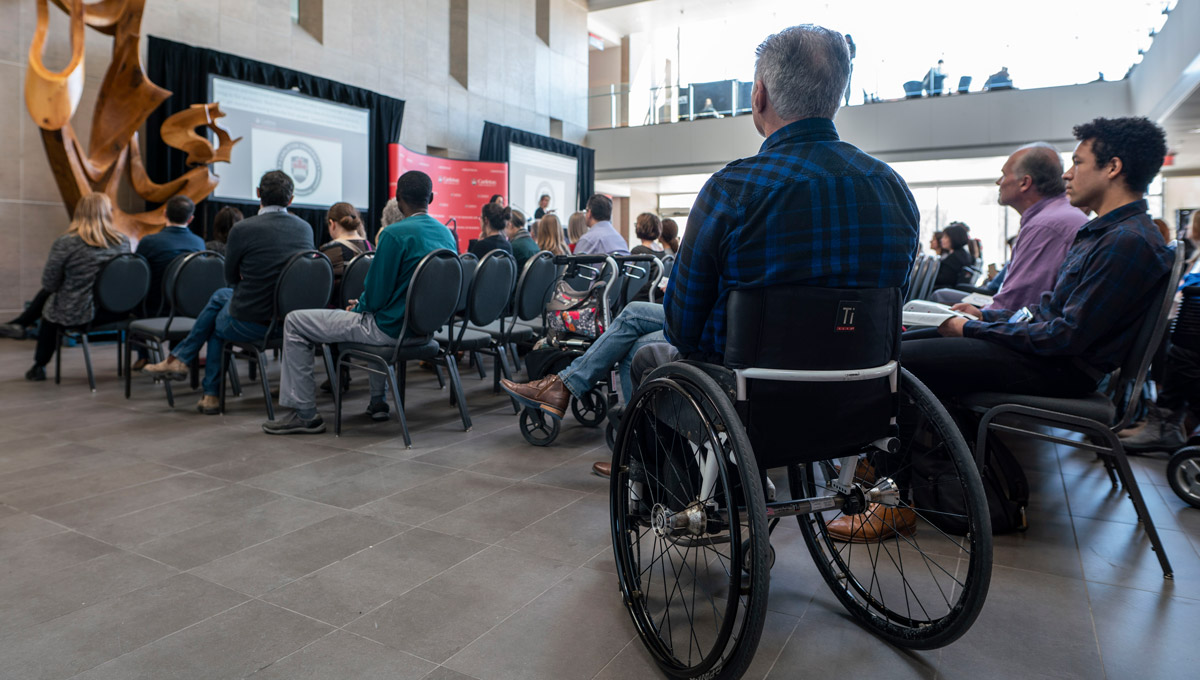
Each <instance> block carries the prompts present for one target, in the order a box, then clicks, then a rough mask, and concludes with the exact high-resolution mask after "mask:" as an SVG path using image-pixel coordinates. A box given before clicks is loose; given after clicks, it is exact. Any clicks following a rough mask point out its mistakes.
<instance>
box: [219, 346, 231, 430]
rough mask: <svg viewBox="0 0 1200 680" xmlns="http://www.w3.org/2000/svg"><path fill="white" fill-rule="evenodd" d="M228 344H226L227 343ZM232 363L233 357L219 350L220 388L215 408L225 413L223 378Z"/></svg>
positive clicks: (222, 413)
mask: <svg viewBox="0 0 1200 680" xmlns="http://www.w3.org/2000/svg"><path fill="white" fill-rule="evenodd" d="M227 346H228V345H227ZM232 365H233V357H231V356H230V355H229V352H227V351H225V350H224V349H222V350H221V388H220V390H218V391H217V410H218V411H220V412H221V415H225V378H226V377H227V376H228V374H229V369H230V367H231V366H232Z"/></svg>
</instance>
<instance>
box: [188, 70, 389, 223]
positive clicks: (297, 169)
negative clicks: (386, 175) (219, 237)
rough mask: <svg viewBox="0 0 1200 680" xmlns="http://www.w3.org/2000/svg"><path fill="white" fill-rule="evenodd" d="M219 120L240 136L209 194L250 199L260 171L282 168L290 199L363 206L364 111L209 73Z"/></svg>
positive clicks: (365, 192) (308, 204) (312, 203)
mask: <svg viewBox="0 0 1200 680" xmlns="http://www.w3.org/2000/svg"><path fill="white" fill-rule="evenodd" d="M208 84H209V100H210V101H214V102H218V103H219V104H220V105H221V111H222V112H224V113H225V114H226V115H225V117H224V118H222V119H221V121H220V125H221V127H223V128H225V129H226V130H228V131H229V134H230V135H231V136H232V137H234V138H237V137H241V138H242V141H241V142H240V143H239V144H238V145H237V146H236V147H235V148H234V150H233V158H232V161H231V162H230V163H229V165H228V166H221V167H219V168H218V170H217V172H218V173H219V174H220V177H221V183H220V184H219V185H217V190H216V191H214V192H213V196H214V197H215V198H221V199H225V200H232V201H251V202H257V201H258V197H257V196H256V195H255V189H257V188H258V180H259V178H260V177H262V175H263V173H265V172H267V171H269V170H283V171H284V172H286V173H287V174H288V175H290V176H291V178H292V181H294V182H295V183H296V198H295V200H294V201H293V204H294V205H299V206H305V207H314V208H324V207H328V206H330V205H333V204H334V203H337V202H339V201H347V202H349V203H352V204H354V205H355V206H356V207H359V208H364V209H365V208H366V207H367V205H368V204H369V195H368V188H369V177H368V171H369V167H370V166H369V162H368V152H369V142H370V113H369V112H368V111H367V110H366V109H360V108H355V107H352V106H343V105H341V104H334V103H332V102H327V101H323V100H320V99H314V98H313V97H308V96H305V95H302V94H297V93H295V92H288V91H286V90H277V89H274V88H270V87H262V86H259V85H251V84H249V83H244V82H241V81H238V80H230V79H228V78H220V77H217V76H210V77H209V81H208Z"/></svg>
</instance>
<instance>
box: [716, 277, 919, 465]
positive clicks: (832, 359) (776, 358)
mask: <svg viewBox="0 0 1200 680" xmlns="http://www.w3.org/2000/svg"><path fill="white" fill-rule="evenodd" d="M725 310H726V332H725V365H726V366H727V367H728V368H732V369H734V370H736V371H742V372H743V373H744V375H745V376H747V377H749V378H750V379H749V380H747V381H746V388H745V389H746V391H745V397H746V399H745V401H742V402H739V404H738V411H739V413H740V414H741V415H742V417H743V420H744V421H745V423H746V427H747V432H748V433H749V435H750V441H751V443H752V444H753V445H754V450H755V457H756V458H758V459H759V460H758V462H759V465H760V466H764V467H776V466H779V465H788V464H792V463H799V462H807V461H813V460H821V459H825V458H831V457H835V456H837V455H844V454H845V453H846V452H849V451H854V450H857V449H859V448H861V447H862V446H864V445H866V444H869V443H870V442H873V441H876V440H878V439H881V438H883V437H886V436H889V434H890V433H891V419H892V417H893V416H895V409H896V402H895V396H894V385H895V383H894V378H895V375H896V371H898V370H899V369H898V367H897V366H896V365H895V364H894V363H893V362H895V361H897V360H898V359H899V356H900V319H901V312H900V310H901V295H900V289H899V288H880V289H846V288H815V287H808V286H797V285H787V286H772V287H769V288H756V289H750V290H735V291H733V292H731V293H730V295H729V300H728V303H727V304H726V307H725ZM748 369H749V370H748ZM757 369H770V370H768V371H761V370H757ZM867 369H878V370H867ZM772 371H777V372H780V373H776V374H774V375H771V372H772ZM796 371H803V372H807V373H809V374H811V375H804V376H800V375H792V376H786V375H784V374H785V373H787V372H796ZM835 372H841V373H840V374H839V375H833V374H834V373H835ZM853 373H858V374H859V376H860V377H861V376H872V375H873V376H878V377H872V378H870V379H858V378H855V377H850V374H853ZM797 432H802V433H804V435H803V437H801V438H799V439H797V437H796V433H797ZM798 445H799V446H798ZM801 447H802V448H801ZM760 452H761V453H760Z"/></svg>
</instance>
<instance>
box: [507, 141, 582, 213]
mask: <svg viewBox="0 0 1200 680" xmlns="http://www.w3.org/2000/svg"><path fill="white" fill-rule="evenodd" d="M578 172H579V163H578V161H577V160H576V158H575V157H574V156H564V155H562V154H557V153H550V152H548V151H538V150H537V149H531V148H529V147H527V146H521V145H520V144H509V145H508V202H509V205H511V206H512V207H514V208H516V209H518V210H520V211H521V212H523V213H525V216H526V217H530V218H532V217H533V213H534V211H535V210H537V208H538V200H539V199H540V198H541V197H542V196H546V195H549V196H550V207H549V208H547V210H553V211H554V214H555V215H558V219H559V220H561V221H562V222H563V224H566V221H567V218H569V217H570V216H571V213H573V212H575V210H576V209H577V208H576V206H578V205H579V197H578V196H577V191H578V188H577V187H578V186H579V183H578V179H577V175H578Z"/></svg>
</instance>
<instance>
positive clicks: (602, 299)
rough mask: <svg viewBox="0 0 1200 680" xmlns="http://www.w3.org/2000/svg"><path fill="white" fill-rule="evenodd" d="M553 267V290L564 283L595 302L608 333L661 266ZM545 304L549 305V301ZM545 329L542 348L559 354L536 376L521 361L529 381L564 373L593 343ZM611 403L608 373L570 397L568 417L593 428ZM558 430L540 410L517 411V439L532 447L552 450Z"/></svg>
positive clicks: (608, 258) (586, 262) (581, 335)
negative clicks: (554, 275) (553, 350)
mask: <svg viewBox="0 0 1200 680" xmlns="http://www.w3.org/2000/svg"><path fill="white" fill-rule="evenodd" d="M554 264H555V265H557V266H559V267H560V272H559V276H558V279H557V280H556V281H555V284H554V289H555V290H557V289H558V288H559V286H560V285H561V284H564V283H565V285H567V286H570V288H571V289H572V290H574V291H576V292H577V293H579V294H583V293H585V292H587V293H588V296H587V297H588V299H591V300H594V302H595V304H594V310H595V311H594V313H595V315H596V317H597V319H598V320H599V321H600V322H601V327H602V328H608V327H609V325H610V324H611V323H612V320H613V318H615V317H616V315H617V314H619V313H620V311H621V310H622V309H623V308H624V307H625V305H626V304H628V302H630V300H631V299H632V297H633V296H634V295H635V294H636V293H637V292H638V291H639V290H641V289H642V287H643V286H646V285H649V286H650V287H653V286H655V285H657V284H658V281H659V280H661V278H662V276H663V266H662V263H661V262H660V261H659V260H658V258H656V257H654V256H653V255H559V256H557V257H555V258H554ZM551 304H554V301H553V300H552V301H551ZM548 311H549V310H548ZM545 328H546V329H547V338H546V342H545V347H547V348H553V349H555V350H557V351H558V352H559V354H557V355H554V356H552V357H551V358H550V359H543V360H542V361H541V362H539V364H540V367H541V368H540V370H535V369H534V366H533V364H532V363H531V362H530V361H528V360H527V361H526V365H527V368H528V369H529V370H528V373H529V379H530V380H537V379H539V378H541V377H543V376H545V375H547V374H549V373H557V372H558V371H560V370H562V369H564V368H566V367H567V365H568V364H570V363H571V361H573V360H574V359H575V358H576V357H579V356H581V355H582V354H583V353H584V352H585V351H587V348H588V347H591V345H592V343H593V342H595V341H596V337H593V336H592V335H589V334H587V333H585V332H581V331H580V330H576V329H572V328H570V327H568V328H565V329H563V330H561V331H555V332H549V329H550V325H549V324H547V325H545ZM614 370H615V367H614ZM616 402H617V393H616V386H615V378H614V377H613V373H612V372H610V374H609V376H608V377H607V378H606V379H603V380H601V381H599V382H598V383H597V384H596V385H593V386H592V388H591V389H590V390H588V391H587V392H586V393H585V394H584V395H583V396H582V397H578V398H577V397H574V396H572V397H571V413H572V415H574V417H575V420H576V422H578V423H579V424H580V425H582V426H584V427H589V428H595V427H599V426H600V425H602V424H604V423H605V421H606V418H607V417H608V415H609V412H610V410H611V409H612V408H613V407H614V406H615V405H616ZM560 428H561V419H560V418H557V417H555V416H553V415H551V414H549V413H546V412H545V411H542V410H541V409H538V408H533V407H529V406H526V407H525V408H523V409H522V410H521V415H520V420H519V429H520V430H521V435H522V436H523V437H525V441H527V442H529V443H530V444H533V445H534V446H549V445H550V444H552V443H553V442H554V440H555V439H557V438H558V434H559V431H560Z"/></svg>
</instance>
